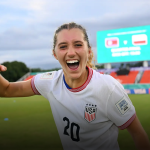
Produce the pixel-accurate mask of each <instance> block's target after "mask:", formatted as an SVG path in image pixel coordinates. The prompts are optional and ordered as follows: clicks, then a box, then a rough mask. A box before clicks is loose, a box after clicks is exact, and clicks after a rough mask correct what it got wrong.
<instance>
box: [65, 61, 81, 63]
mask: <svg viewBox="0 0 150 150" xmlns="http://www.w3.org/2000/svg"><path fill="white" fill-rule="evenodd" d="M77 62H79V61H78V60H68V61H67V63H77Z"/></svg>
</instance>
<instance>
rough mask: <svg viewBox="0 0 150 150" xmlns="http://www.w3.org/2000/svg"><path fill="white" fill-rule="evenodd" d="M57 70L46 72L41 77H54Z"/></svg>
mask: <svg viewBox="0 0 150 150" xmlns="http://www.w3.org/2000/svg"><path fill="white" fill-rule="evenodd" d="M54 73H55V72H46V73H44V74H43V75H42V76H41V78H40V79H53V76H54Z"/></svg>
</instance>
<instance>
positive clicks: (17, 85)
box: [0, 65, 34, 97]
mask: <svg viewBox="0 0 150 150" xmlns="http://www.w3.org/2000/svg"><path fill="white" fill-rule="evenodd" d="M6 70H7V68H6V67H5V66H3V65H0V72H1V71H6ZM32 95H34V92H33V90H32V88H31V79H30V80H27V81H20V82H9V81H7V80H6V79H5V78H4V77H2V76H1V75H0V97H26V96H32Z"/></svg>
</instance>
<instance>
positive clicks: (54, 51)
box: [53, 50, 58, 60]
mask: <svg viewBox="0 0 150 150" xmlns="http://www.w3.org/2000/svg"><path fill="white" fill-rule="evenodd" d="M53 55H54V57H55V59H57V56H56V53H55V50H53ZM57 60H58V59H57Z"/></svg>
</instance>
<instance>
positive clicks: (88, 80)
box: [63, 67, 93, 92]
mask: <svg viewBox="0 0 150 150" xmlns="http://www.w3.org/2000/svg"><path fill="white" fill-rule="evenodd" d="M87 68H88V72H89V74H88V77H87V80H86V81H85V83H84V84H83V85H81V86H80V87H78V88H70V87H69V86H68V85H67V83H66V81H65V78H64V75H63V80H64V84H65V86H66V87H67V89H68V90H69V91H71V92H80V91H82V90H83V89H85V88H86V86H87V85H88V84H89V82H90V80H91V78H92V75H93V69H91V68H89V67H87Z"/></svg>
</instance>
